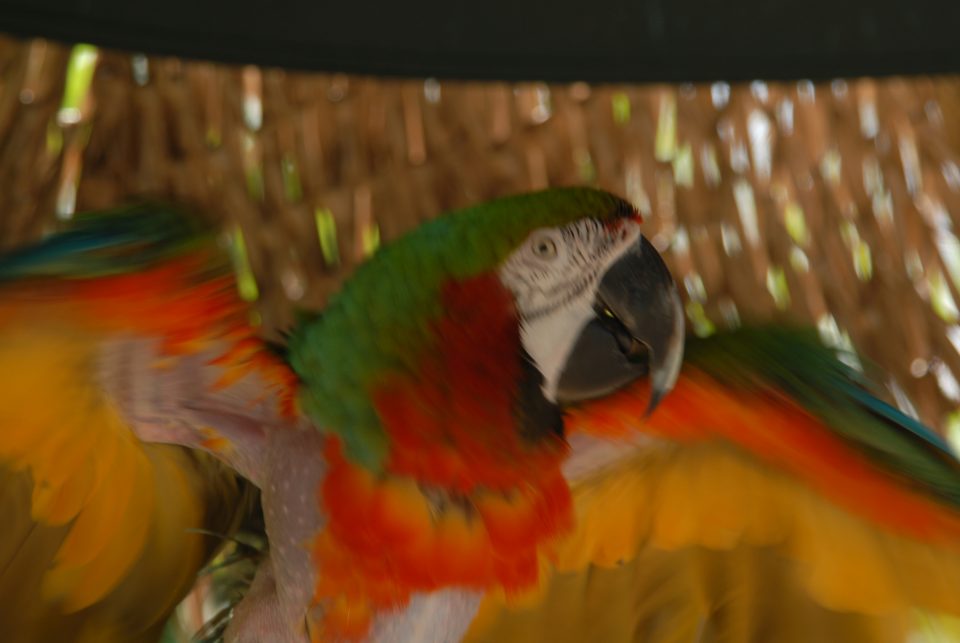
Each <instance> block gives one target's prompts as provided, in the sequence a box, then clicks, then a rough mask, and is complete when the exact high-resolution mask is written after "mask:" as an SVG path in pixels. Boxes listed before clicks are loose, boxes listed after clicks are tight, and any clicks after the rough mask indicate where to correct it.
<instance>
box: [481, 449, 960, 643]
mask: <svg viewBox="0 0 960 643" xmlns="http://www.w3.org/2000/svg"><path fill="white" fill-rule="evenodd" d="M573 491H574V502H575V507H576V513H577V517H576V528H575V531H574V532H573V534H572V535H570V536H569V537H567V538H564V539H563V540H562V541H561V542H559V543H558V544H557V545H556V547H555V548H554V550H553V551H552V552H550V553H549V555H548V557H547V559H548V560H547V561H546V562H545V567H547V568H548V569H552V570H553V576H552V577H551V578H549V580H548V581H547V582H545V583H544V585H543V588H542V590H541V594H540V595H538V596H536V597H535V598H533V599H530V598H527V599H526V600H525V601H523V603H522V604H520V605H513V606H510V605H508V604H507V603H506V602H505V601H504V600H503V599H502V598H501V597H497V596H491V597H488V598H487V599H486V601H485V603H484V605H483V607H482V608H481V611H480V614H479V615H478V618H477V620H476V621H475V622H474V625H473V627H472V629H471V635H470V637H469V639H468V640H470V641H473V642H479V641H505V640H550V641H588V640H590V641H593V640H603V641H610V642H613V641H644V642H648V643H660V642H661V641H673V640H677V641H718V642H719V641H725V642H729V643H734V642H741V641H794V640H795V641H812V640H829V641H864V642H868V643H870V642H873V641H877V642H879V641H902V640H904V636H905V633H906V632H907V631H908V629H909V628H911V627H913V626H914V625H915V622H914V621H913V620H912V619H913V616H914V615H915V613H916V612H915V610H917V609H920V610H929V611H930V612H934V613H946V614H952V615H960V591H958V590H957V588H958V587H960V548H956V547H947V546H945V547H940V548H938V547H935V546H932V545H931V544H930V543H920V542H916V541H914V540H911V539H909V538H906V537H904V536H902V535H898V534H894V533H890V532H887V531H883V530H879V529H878V528H877V527H876V526H875V525H873V524H870V523H868V522H866V521H865V520H863V519H861V518H858V517H856V516H853V515H851V514H850V513H848V512H846V511H844V510H842V509H840V508H839V507H837V506H835V505H834V504H832V503H831V502H830V501H828V500H825V499H824V498H823V497H822V496H821V495H819V494H817V493H815V492H814V491H813V490H811V489H810V488H809V487H807V486H806V485H805V484H803V483H802V482H800V481H799V480H798V479H797V478H795V477H794V476H791V475H790V474H788V473H784V472H780V471H775V470H773V469H771V468H769V467H767V466H764V465H762V464H760V463H758V462H757V461H756V460H754V459H752V458H750V457H749V456H746V455H745V454H743V453H741V452H739V451H738V450H736V449H735V448H733V447H730V446H724V445H721V444H719V443H700V444H686V445H683V446H678V445H676V444H672V443H668V442H663V443H660V444H658V445H655V446H652V447H650V448H644V449H642V450H639V451H638V452H637V453H636V455H635V456H633V457H630V458H627V459H625V460H622V461H620V462H618V463H617V464H615V465H613V466H611V467H609V468H607V469H605V470H603V471H601V472H600V473H598V474H595V475H593V476H591V477H590V478H588V479H584V480H580V481H578V482H577V483H576V484H575V485H574V488H573ZM593 610H595V611H593ZM592 614H593V615H597V617H596V618H594V617H592V616H591V615H592ZM601 614H602V616H600V615H601ZM534 633H536V634H534Z"/></svg>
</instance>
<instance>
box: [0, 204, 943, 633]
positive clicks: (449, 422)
mask: <svg viewBox="0 0 960 643" xmlns="http://www.w3.org/2000/svg"><path fill="white" fill-rule="evenodd" d="M195 222H196V219H195V218H193V217H185V216H182V215H179V214H177V213H176V212H175V211H173V210H172V209H169V208H166V207H162V206H140V207H133V208H128V209H125V210H118V211H113V212H106V213H92V214H88V215H83V216H80V217H78V218H77V219H76V221H75V222H74V223H73V224H71V226H70V227H69V228H68V229H66V230H65V231H63V232H61V233H59V234H57V235H54V236H52V237H50V238H49V239H47V240H46V241H44V242H41V243H40V244H37V245H36V246H33V247H30V248H27V249H24V250H21V251H18V252H15V253H13V254H10V255H8V256H6V257H2V258H0V372H2V373H3V374H2V375H0V379H2V380H3V381H2V385H0V508H2V511H3V514H2V516H3V517H4V519H5V527H4V529H3V530H2V531H0V606H2V607H0V631H2V632H4V635H5V637H6V638H5V639H4V640H11V641H15V642H18V643H19V642H20V641H48V640H57V641H69V640H78V641H135V640H156V638H157V637H158V636H159V632H160V630H161V628H162V627H163V623H164V622H165V620H166V619H167V617H168V615H169V614H170V612H171V610H172V609H173V607H174V606H175V605H176V603H177V602H178V601H179V600H180V599H181V598H182V596H183V595H184V594H185V593H186V592H187V591H188V590H189V588H190V586H191V584H192V582H193V579H194V577H195V574H196V572H197V570H198V569H199V568H200V567H201V566H202V565H203V564H204V563H205V561H206V560H208V558H209V556H210V554H211V552H212V551H213V548H214V547H215V545H216V542H215V540H216V539H214V538H211V537H210V536H207V535H205V534H209V533H214V534H224V535H228V534H230V533H231V532H232V530H233V529H235V528H236V525H237V524H238V523H239V521H240V520H242V519H243V517H244V516H245V515H246V514H247V513H248V512H249V511H250V504H249V497H250V493H249V487H248V484H253V485H255V486H256V487H258V488H259V490H260V500H261V505H262V510H263V514H264V518H265V525H266V535H267V537H268V539H269V543H270V550H269V555H268V556H266V558H265V559H264V561H263V562H262V564H261V566H260V568H259V570H258V573H257V577H256V578H255V579H254V581H253V584H252V586H251V587H250V590H249V592H248V594H247V596H246V598H245V599H244V601H243V602H242V603H241V604H240V605H238V606H237V608H236V610H235V612H234V616H233V619H232V622H231V624H230V627H229V628H228V630H227V632H226V639H227V640H228V641H265V640H269V641H278V642H281V643H283V642H286V641H291V642H292V641H298V642H303V641H336V640H370V641H407V640H409V641H438V642H439V641H452V640H468V641H508V640H519V641H533V640H542V641H563V640H566V641H588V640H589V641H601V640H602V641H652V642H659V641H674V640H676V641H771V640H777V641H792V640H796V641H809V640H843V641H865V642H872V641H903V640H907V637H908V636H909V635H910V631H911V628H912V626H913V625H912V623H913V618H914V616H915V614H916V613H917V610H921V611H924V612H929V613H934V614H948V615H960V593H958V592H957V591H956V590H955V588H957V587H960V584H958V581H960V468H958V464H957V460H956V459H955V457H954V456H953V454H952V453H951V452H950V451H949V449H948V448H947V447H946V445H945V444H944V443H943V442H942V441H941V440H940V439H939V438H938V437H937V436H936V435H935V434H933V433H932V432H930V431H929V430H927V429H926V428H924V427H923V426H921V425H920V424H918V423H917V422H915V421H913V420H912V419H910V418H908V417H906V416H904V415H903V414H901V413H900V412H898V411H897V410H895V409H893V408H891V407H889V406H888V405H886V404H884V403H883V402H881V401H879V399H878V398H877V397H875V396H874V395H873V394H872V393H871V389H870V386H869V384H868V383H867V382H866V381H864V380H863V378H862V377H861V376H859V375H858V374H857V373H855V372H853V371H851V370H850V369H848V368H846V367H845V366H843V365H842V364H841V363H840V362H839V361H837V359H836V358H835V356H834V355H833V354H832V352H831V351H829V350H827V349H825V348H823V347H822V346H820V345H819V343H818V342H817V341H816V339H815V337H813V336H811V335H810V334H808V333H806V332H805V331H802V330H800V331H798V330H790V329H783V328H759V329H745V330H740V331H735V332H730V333H726V334H720V335H717V336H715V337H712V338H708V339H702V340H691V341H689V342H687V346H686V361H685V365H684V366H683V368H682V370H681V357H682V355H683V353H684V348H683V344H684V338H683V318H682V310H681V306H680V299H679V296H678V294H677V291H676V288H675V286H674V284H673V281H672V279H671V277H670V275H669V273H668V271H667V269H666V267H665V265H664V263H663V261H662V259H661V258H660V257H659V255H658V254H657V252H656V251H655V250H654V248H653V246H652V245H650V243H649V242H647V241H646V240H645V239H644V238H643V237H642V236H641V234H640V229H641V222H640V221H639V218H638V217H637V215H636V214H635V212H634V210H633V208H631V207H630V206H629V205H628V204H626V203H625V202H624V201H622V200H620V199H618V198H616V197H614V196H612V195H609V194H607V193H604V192H599V191H595V190H589V189H560V190H551V191H547V192H541V193H536V194H530V195H524V196H519V197H512V198H508V199H502V200H499V201H495V202H491V203H488V204H484V205H480V206H477V207H474V208H470V209H467V210H463V211H460V212H456V213H453V214H450V215H448V216H446V217H442V218H440V219H437V220H434V221H432V222H430V223H427V224H424V225H423V226H421V227H420V228H418V229H417V230H415V231H413V232H411V233H410V234H408V235H406V236H405V237H403V238H401V239H399V240H397V241H396V242H394V243H392V244H389V245H387V246H386V247H384V248H383V249H382V250H381V251H380V252H378V253H377V254H376V255H375V256H374V257H373V258H372V259H371V260H370V261H368V262H367V263H366V264H365V265H363V266H361V267H360V268H359V269H358V270H357V272H356V274H354V275H353V276H352V278H351V279H350V280H349V281H348V282H347V284H346V285H345V286H344V288H343V290H342V291H341V292H340V293H339V294H337V295H336V296H334V297H333V298H332V299H331V300H330V302H329V304H328V306H327V307H326V308H325V310H324V311H323V312H322V314H320V315H317V316H305V317H304V318H303V319H302V321H301V322H299V323H298V325H297V326H296V327H294V328H292V329H291V330H290V332H289V335H288V341H287V342H286V345H285V346H284V347H283V349H282V350H281V351H278V350H276V349H275V348H274V347H272V346H267V345H266V344H265V343H264V342H263V341H261V340H260V339H259V338H258V336H257V334H256V332H255V329H253V328H252V327H251V326H250V325H249V323H248V321H247V320H248V318H249V314H248V311H247V310H246V307H245V305H244V304H243V303H242V302H241V301H240V300H239V298H238V297H237V295H236V287H235V283H234V281H233V278H232V276H231V272H230V267H229V262H228V261H226V260H225V258H224V254H223V252H222V251H221V249H220V248H219V247H218V245H217V244H216V243H215V240H214V239H213V237H211V236H210V235H208V234H207V233H205V232H204V230H203V229H202V227H200V226H198V225H197V224H196V223H195Z"/></svg>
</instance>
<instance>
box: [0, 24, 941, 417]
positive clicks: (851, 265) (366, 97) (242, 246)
mask: <svg viewBox="0 0 960 643" xmlns="http://www.w3.org/2000/svg"><path fill="white" fill-rule="evenodd" d="M958 117H960V80H958V79H956V78H935V79H928V78H925V79H910V80H904V79H891V80H882V81H878V80H869V79H862V80H854V81H835V82H833V83H823V84H813V83H809V82H800V83H783V84H764V83H753V84H750V85H742V86H733V87H730V86H728V85H726V84H723V83H717V84H713V85H685V86H590V85H587V84H582V83H579V84H572V85H539V84H528V85H509V84H504V83H463V82H438V81H435V80H430V79H419V80H384V79H375V78H365V77H354V76H342V75H331V74H307V73H290V72H285V71H283V70H277V69H259V68H255V67H245V68H240V67H231V66H224V65H216V64H211V63H204V62H185V61H181V60H177V59H170V58H155V57H145V56H142V55H136V54H131V53H121V52H108V51H96V50H94V49H93V48H89V47H77V48H70V47H65V46H62V45H58V44H54V43H50V42H45V41H29V42H26V41H17V40H12V39H0V233H2V237H0V245H2V247H10V246H13V245H16V244H18V243H22V242H24V241H27V240H29V239H32V238H36V237H37V236H39V235H41V234H43V232H44V231H46V230H49V229H51V228H52V227H54V226H56V225H58V221H62V220H64V219H67V218H69V217H70V216H72V214H73V212H74V211H77V210H83V209H88V208H100V207H107V206H112V205H116V204H118V203H122V202H125V201H128V200H131V199H135V198H142V197H144V196H150V197H161V198H165V199H172V200H175V201H178V202H184V203H187V204H190V205H192V206H195V207H196V208H197V209H198V210H199V211H202V212H205V213H209V214H210V215H211V216H213V217H215V218H216V220H217V221H219V222H221V223H222V225H223V228H224V230H225V232H226V234H227V235H228V236H229V237H230V238H231V239H232V240H233V247H234V249H235V250H236V251H237V252H236V254H237V256H238V266H239V268H238V269H239V270H240V272H241V284H242V292H243V294H244V295H245V296H247V297H248V298H250V299H254V298H258V299H259V310H260V311H261V314H262V317H263V321H264V325H265V327H266V328H267V329H271V328H276V327H278V326H283V325H284V324H285V323H287V322H288V321H289V318H290V317H289V315H290V311H291V309H292V307H293V306H294V305H296V306H306V307H319V306H322V304H323V302H324V299H325V298H326V297H327V296H328V295H329V293H331V292H332V291H333V290H334V289H336V288H337V286H338V284H339V283H340V282H341V280H342V279H343V278H344V277H345V276H346V275H348V274H349V273H350V271H351V269H352V268H353V267H355V266H356V265H357V263H359V262H360V261H362V260H363V258H364V257H365V256H366V255H367V254H368V253H369V252H371V251H373V249H374V248H375V247H376V244H377V243H378V241H379V240H381V239H382V240H389V239H391V238H394V237H396V236H397V235H399V234H401V233H402V232H404V231H405V230H407V229H409V228H411V227H412V226H415V225H416V224H417V223H418V222H420V221H422V220H424V219H425V218H428V217H432V216H435V215H437V214H439V213H441V212H443V211H445V210H449V209H451V208H455V207H458V206H462V205H465V204H469V203H473V202H476V201H479V200H483V199H487V198H490V197H495V196H499V195H504V194H508V193H513V192H518V191H525V190H531V189H537V188H542V187H546V186H549V185H564V184H583V183H586V184H596V185H599V186H601V187H604V188H607V189H609V190H612V191H614V192H617V193H620V194H622V195H625V196H627V197H628V198H629V199H631V200H632V201H633V202H634V203H635V204H636V205H637V207H638V208H639V209H640V210H641V212H642V213H643V214H644V216H645V218H646V221H647V225H648V230H647V232H648V234H649V235H650V236H651V237H652V238H653V239H654V242H655V244H656V245H657V246H658V247H659V248H660V249H661V250H663V251H664V252H665V255H666V256H667V258H668V260H669V261H670V263H671V267H672V269H673V271H674V275H675V276H676V277H677V279H678V281H679V282H680V283H681V288H682V290H683V291H684V294H685V296H686V298H687V310H688V315H689V317H690V321H691V326H692V328H693V329H694V330H695V332H698V333H706V332H710V330H711V328H714V327H722V326H724V325H728V324H735V323H738V321H745V320H750V321H762V320H768V319H780V320H794V321H800V322H805V323H814V324H817V325H818V326H819V328H820V329H821V332H822V333H823V335H824V337H825V339H826V340H828V341H832V342H834V343H836V344H838V345H849V344H850V343H851V342H852V345H854V346H856V348H857V349H858V350H860V351H861V352H862V354H864V355H865V356H867V357H868V358H870V359H871V360H874V361H875V362H876V363H878V364H879V365H880V366H881V367H882V368H883V369H884V371H886V372H888V373H889V374H890V381H889V382H888V384H890V385H891V391H892V392H893V393H892V394H893V395H894V396H895V397H896V396H897V395H898V394H899V392H900V391H904V392H906V394H907V397H909V399H910V400H912V402H913V404H914V405H915V406H916V409H917V410H918V412H919V414H920V416H921V417H922V418H923V419H924V420H926V421H927V422H929V423H931V424H933V425H935V426H939V427H941V428H947V426H948V425H950V424H951V419H950V418H951V417H952V414H951V412H952V411H953V409H954V408H955V407H956V406H957V404H958V402H960V386H958V384H957V381H956V379H955V376H954V374H955V373H960V353H958V349H960V326H958V325H957V322H958V317H960V313H958V309H957V303H956V302H957V301H958V300H960V299H958V298H960V292H958V287H960V242H958V240H957V237H956V236H955V234H954V228H955V227H956V225H957V224H958V220H957V217H958V213H960V166H958V163H960V156H958V155H960V124H958V120H957V119H958ZM248 270H249V274H248ZM904 399H905V398H904ZM904 399H901V400H900V401H901V403H906V402H905V401H904Z"/></svg>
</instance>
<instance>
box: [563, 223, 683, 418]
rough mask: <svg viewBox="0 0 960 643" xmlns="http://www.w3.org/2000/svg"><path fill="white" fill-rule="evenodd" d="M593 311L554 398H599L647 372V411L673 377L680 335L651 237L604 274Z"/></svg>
mask: <svg viewBox="0 0 960 643" xmlns="http://www.w3.org/2000/svg"><path fill="white" fill-rule="evenodd" d="M594 309H595V311H596V317H595V318H594V319H592V320H590V321H589V322H588V323H587V325H586V326H585V327H584V329H583V331H582V332H581V333H580V336H579V338H578V339H577V342H576V344H575V345H574V347H573V350H572V351H571V353H570V356H569V357H568V359H567V362H566V364H565V366H564V369H563V372H562V373H561V375H560V380H559V383H558V387H557V400H558V401H559V402H560V403H561V404H570V403H575V402H580V401H584V400H589V399H593V398H597V397H603V396H605V395H609V394H610V393H613V392H614V391H616V390H618V389H620V388H623V387H624V386H626V385H627V384H629V383H631V382H633V381H635V380H636V379H638V378H640V377H643V376H649V377H650V383H651V388H652V394H651V398H650V404H649V406H648V408H647V413H648V414H649V413H650V412H652V411H653V409H654V408H655V407H656V406H657V404H658V403H659V401H660V400H661V399H662V397H663V396H664V395H665V394H666V393H667V392H668V391H670V389H671V388H673V385H674V383H675V382H676V381H677V375H678V374H679V372H680V364H681V361H682V359H683V339H684V327H683V307H682V305H681V303H680V295H679V293H678V292H677V287H676V284H675V283H674V281H673V277H672V276H671V275H670V271H669V270H668V269H667V266H666V264H665V263H664V262H663V258H662V257H661V256H660V254H659V253H657V251H656V249H655V248H654V247H653V245H652V244H651V243H650V242H649V241H647V240H646V239H645V238H643V237H640V238H639V239H638V240H637V243H635V244H634V245H633V246H631V247H630V248H629V249H627V251H626V252H624V254H623V255H622V256H621V257H620V258H619V259H618V260H617V261H616V262H615V263H614V264H613V265H611V266H610V268H609V269H608V270H607V271H606V273H604V275H603V277H602V278H601V280H600V286H599V288H598V290H597V299H596V302H595V306H594Z"/></svg>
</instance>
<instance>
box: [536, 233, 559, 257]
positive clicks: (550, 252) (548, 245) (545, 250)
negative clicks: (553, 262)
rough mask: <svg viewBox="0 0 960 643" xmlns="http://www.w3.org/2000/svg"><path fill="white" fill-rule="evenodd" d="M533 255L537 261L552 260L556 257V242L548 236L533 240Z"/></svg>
mask: <svg viewBox="0 0 960 643" xmlns="http://www.w3.org/2000/svg"><path fill="white" fill-rule="evenodd" d="M533 254H534V255H536V257H537V258H539V259H547V260H549V259H554V258H556V256H557V242H556V241H554V240H553V239H551V238H550V237H548V236H541V237H537V238H536V239H534V240H533Z"/></svg>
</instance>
